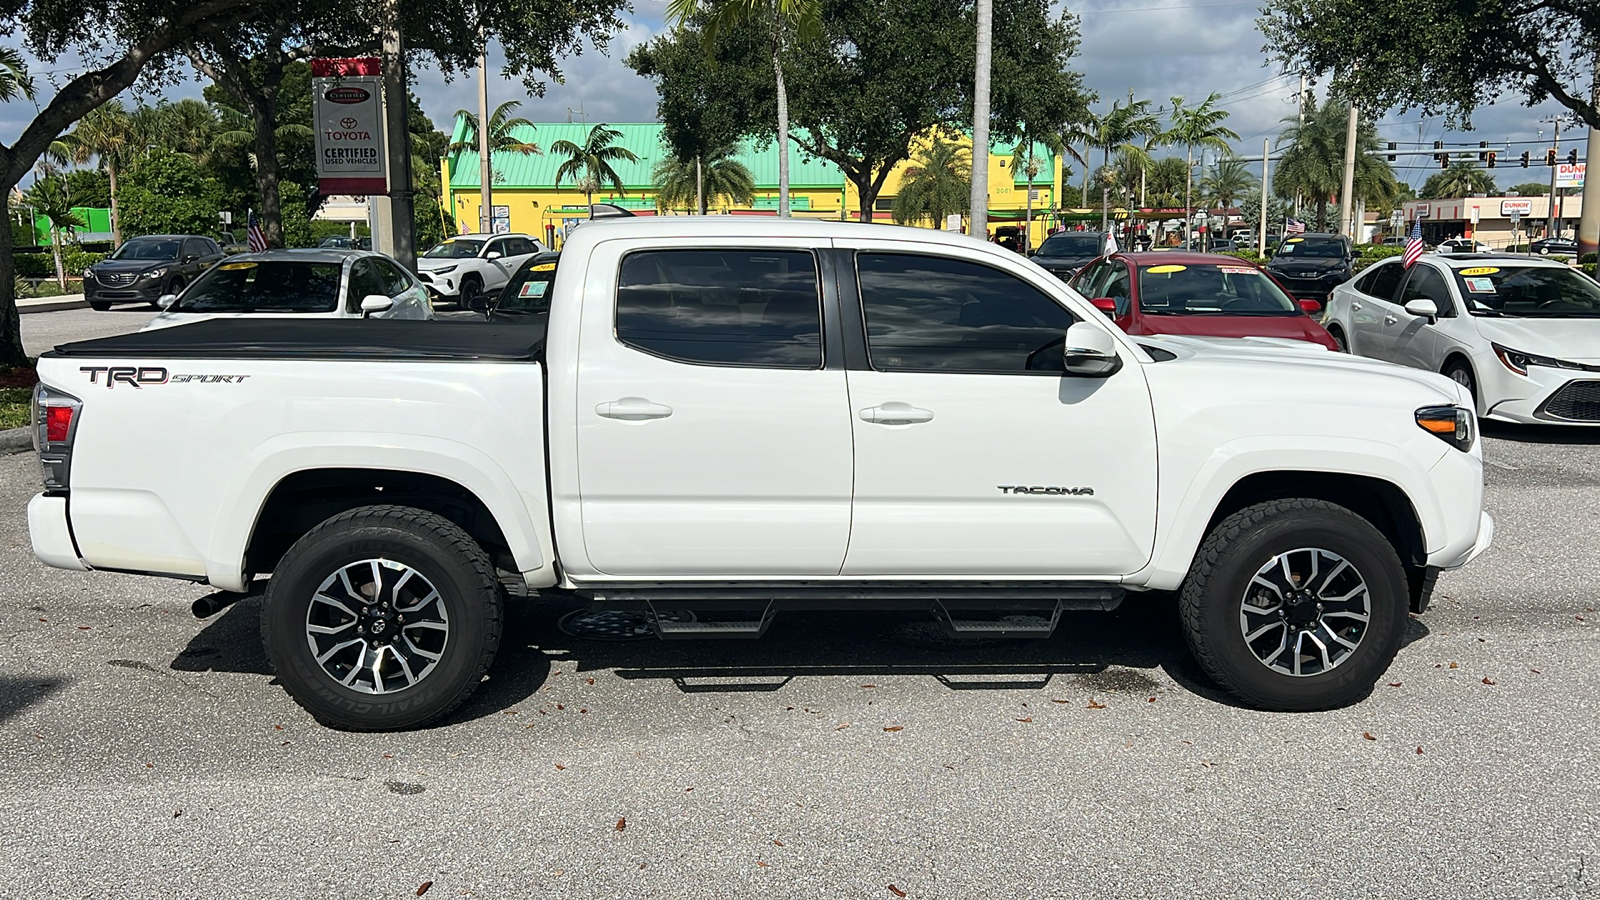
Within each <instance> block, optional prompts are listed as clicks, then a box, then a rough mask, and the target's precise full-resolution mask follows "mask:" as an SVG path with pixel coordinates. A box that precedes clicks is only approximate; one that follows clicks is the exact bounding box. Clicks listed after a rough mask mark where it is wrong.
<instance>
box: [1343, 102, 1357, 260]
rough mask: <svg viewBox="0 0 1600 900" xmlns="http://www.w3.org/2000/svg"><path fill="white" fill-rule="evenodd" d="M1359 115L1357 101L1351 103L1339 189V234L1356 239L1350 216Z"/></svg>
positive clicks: (1354, 180)
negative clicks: (1341, 181) (1341, 179)
mask: <svg viewBox="0 0 1600 900" xmlns="http://www.w3.org/2000/svg"><path fill="white" fill-rule="evenodd" d="M1358 116H1359V113H1357V111H1356V104H1355V101H1354V100H1352V101H1350V120H1349V122H1347V123H1346V124H1345V128H1344V182H1343V187H1341V188H1340V189H1339V233H1340V234H1343V235H1346V236H1347V237H1351V238H1354V237H1355V234H1354V233H1353V231H1352V230H1351V227H1350V214H1351V213H1352V212H1353V211H1354V208H1355V207H1354V205H1353V201H1354V197H1353V196H1352V194H1354V193H1355V185H1356V123H1357V119H1358Z"/></svg>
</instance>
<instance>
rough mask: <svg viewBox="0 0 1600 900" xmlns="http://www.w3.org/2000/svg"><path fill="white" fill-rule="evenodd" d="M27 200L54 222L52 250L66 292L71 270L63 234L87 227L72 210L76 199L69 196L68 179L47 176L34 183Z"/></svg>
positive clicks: (59, 282) (37, 212)
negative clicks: (64, 252) (64, 253)
mask: <svg viewBox="0 0 1600 900" xmlns="http://www.w3.org/2000/svg"><path fill="white" fill-rule="evenodd" d="M27 198H28V205H30V206H32V207H33V209H34V212H35V213H36V214H37V215H41V216H44V217H45V219H46V220H48V221H49V222H50V251H51V253H52V254H53V255H54V256H55V260H56V283H57V284H59V285H60V286H61V290H62V291H65V290H66V289H67V270H66V267H65V266H64V265H63V264H62V261H61V233H62V232H63V231H68V232H70V231H71V230H72V229H74V228H82V227H83V225H84V222H83V220H82V219H80V218H78V214H77V213H75V212H73V211H72V200H71V198H69V197H68V196H67V180H66V178H64V177H62V176H61V175H58V174H54V173H51V174H47V175H45V176H44V177H43V178H40V179H39V180H38V181H35V182H34V183H33V188H32V189H30V190H29V191H28V194H27Z"/></svg>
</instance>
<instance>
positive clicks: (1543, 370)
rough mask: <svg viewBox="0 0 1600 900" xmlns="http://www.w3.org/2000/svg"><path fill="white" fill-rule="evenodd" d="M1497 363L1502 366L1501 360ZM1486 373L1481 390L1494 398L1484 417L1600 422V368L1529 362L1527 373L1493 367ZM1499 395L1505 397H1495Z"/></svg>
mask: <svg viewBox="0 0 1600 900" xmlns="http://www.w3.org/2000/svg"><path fill="white" fill-rule="evenodd" d="M1494 365H1495V366H1499V362H1498V360H1497V361H1496V362H1495V363H1494ZM1491 372H1492V373H1493V374H1492V375H1491V374H1489V373H1491ZM1485 376H1486V377H1484V378H1483V382H1484V385H1483V387H1482V388H1481V389H1480V393H1481V394H1483V395H1484V397H1485V399H1490V400H1492V402H1491V403H1490V405H1489V406H1488V408H1487V409H1486V410H1484V411H1483V416H1484V418H1488V419H1495V420H1498V421H1502V422H1517V423H1520V424H1524V425H1577V426H1587V427H1591V428H1592V427H1595V426H1600V372H1582V371H1574V370H1571V369H1553V368H1549V367H1547V366H1529V367H1528V374H1527V375H1516V374H1514V373H1511V372H1507V371H1504V370H1501V371H1495V370H1494V369H1489V370H1488V372H1485ZM1508 395H1509V396H1508ZM1497 396H1498V397H1500V398H1503V399H1493V398H1495V397H1497Z"/></svg>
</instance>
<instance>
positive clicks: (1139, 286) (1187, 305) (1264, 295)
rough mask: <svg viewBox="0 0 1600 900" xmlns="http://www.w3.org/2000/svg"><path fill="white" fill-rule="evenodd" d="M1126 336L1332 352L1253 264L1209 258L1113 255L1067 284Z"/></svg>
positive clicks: (1306, 309)
mask: <svg viewBox="0 0 1600 900" xmlns="http://www.w3.org/2000/svg"><path fill="white" fill-rule="evenodd" d="M1068 284H1070V285H1072V287H1074V288H1076V289H1077V291H1078V293H1080V294H1082V295H1084V296H1085V297H1088V298H1090V300H1091V302H1093V303H1094V305H1095V307H1096V308H1098V309H1100V310H1101V311H1103V312H1104V313H1105V314H1106V315H1107V316H1109V317H1110V318H1111V320H1112V321H1114V322H1116V323H1117V325H1118V327H1120V328H1121V329H1122V330H1123V331H1126V332H1127V333H1128V334H1193V335H1205V336H1209V337H1276V338H1294V339H1296V340H1301V341H1311V342H1312V343H1316V344H1321V345H1322V346H1324V347H1327V348H1328V349H1329V350H1338V349H1339V345H1338V344H1336V343H1334V340H1333V338H1332V336H1330V335H1329V334H1328V332H1327V330H1326V329H1324V328H1323V327H1322V326H1321V325H1318V324H1317V323H1316V321H1315V320H1314V319H1312V318H1311V315H1310V314H1311V313H1314V312H1316V311H1318V310H1320V309H1321V308H1322V306H1321V304H1319V303H1317V301H1315V300H1301V301H1298V302H1296V301H1295V300H1294V298H1292V297H1290V296H1289V294H1288V293H1287V292H1286V291H1284V289H1283V288H1282V287H1281V286H1280V285H1279V284H1278V283H1277V282H1276V281H1274V280H1273V278H1272V276H1271V275H1268V274H1267V272H1266V270H1264V269H1262V268H1261V267H1260V266H1258V265H1255V264H1254V263H1250V262H1247V261H1245V260H1242V259H1239V258H1237V257H1233V256H1217V255H1213V254H1209V253H1172V252H1159V251H1158V252H1154V253H1115V254H1112V255H1110V256H1102V257H1101V258H1099V259H1097V260H1095V261H1094V262H1092V263H1090V264H1088V265H1087V266H1084V267H1083V269H1082V270H1081V271H1079V272H1078V274H1077V275H1074V276H1073V277H1072V280H1071V281H1069V282H1068Z"/></svg>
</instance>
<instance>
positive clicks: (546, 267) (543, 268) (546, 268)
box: [528, 263, 556, 272]
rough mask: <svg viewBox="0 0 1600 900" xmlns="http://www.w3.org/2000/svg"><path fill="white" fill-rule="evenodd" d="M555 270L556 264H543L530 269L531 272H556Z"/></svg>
mask: <svg viewBox="0 0 1600 900" xmlns="http://www.w3.org/2000/svg"><path fill="white" fill-rule="evenodd" d="M555 268H556V264H555V263H541V264H540V265H537V266H534V267H533V268H532V269H529V270H528V271H530V272H554V271H555Z"/></svg>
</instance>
